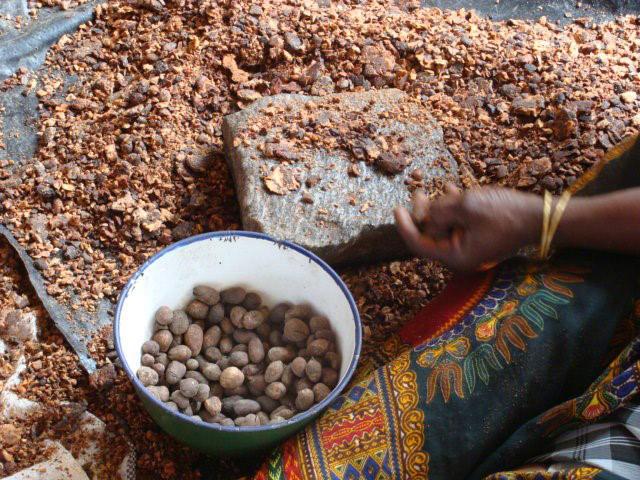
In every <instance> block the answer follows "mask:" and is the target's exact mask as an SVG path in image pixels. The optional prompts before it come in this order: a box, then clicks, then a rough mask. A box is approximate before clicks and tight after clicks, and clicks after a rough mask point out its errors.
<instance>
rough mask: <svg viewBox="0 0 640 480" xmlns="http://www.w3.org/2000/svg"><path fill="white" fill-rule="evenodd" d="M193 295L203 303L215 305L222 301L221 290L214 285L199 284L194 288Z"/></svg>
mask: <svg viewBox="0 0 640 480" xmlns="http://www.w3.org/2000/svg"><path fill="white" fill-rule="evenodd" d="M193 296H194V297H196V298H197V299H198V300H200V301H201V302H203V303H206V304H207V305H210V306H213V305H216V304H217V303H218V302H219V301H220V292H218V290H216V289H215V288H212V287H207V286H205V285H198V286H197V287H194V288H193Z"/></svg>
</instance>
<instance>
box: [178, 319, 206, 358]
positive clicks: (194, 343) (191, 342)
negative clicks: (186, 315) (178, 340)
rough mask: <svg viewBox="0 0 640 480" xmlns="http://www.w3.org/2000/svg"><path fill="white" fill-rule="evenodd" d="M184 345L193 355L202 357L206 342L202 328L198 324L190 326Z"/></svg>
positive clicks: (185, 335)
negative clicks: (201, 353) (201, 352)
mask: <svg viewBox="0 0 640 480" xmlns="http://www.w3.org/2000/svg"><path fill="white" fill-rule="evenodd" d="M183 340H184V344H185V345H186V346H187V347H189V349H190V350H191V355H193V356H196V355H200V350H202V345H203V341H204V335H203V332H202V327H201V326H200V325H198V324H196V323H193V324H191V325H189V328H188V329H187V331H186V332H185V334H184V338H183Z"/></svg>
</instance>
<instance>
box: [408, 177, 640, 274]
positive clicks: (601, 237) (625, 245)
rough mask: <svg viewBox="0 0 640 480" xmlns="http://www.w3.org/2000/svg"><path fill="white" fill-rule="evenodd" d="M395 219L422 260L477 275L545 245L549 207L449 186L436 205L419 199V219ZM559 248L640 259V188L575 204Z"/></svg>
mask: <svg viewBox="0 0 640 480" xmlns="http://www.w3.org/2000/svg"><path fill="white" fill-rule="evenodd" d="M554 200H555V201H557V198H556V199H554ZM554 203H555V202H554ZM395 214H396V223H397V227H398V231H399V232H400V234H401V235H402V237H403V239H404V240H405V242H406V243H407V245H408V246H409V248H410V249H411V250H412V251H413V252H414V253H415V254H416V255H419V256H423V257H429V258H432V259H434V260H439V261H441V262H442V263H444V264H445V265H447V266H448V267H450V268H452V269H454V270H475V269H478V268H481V267H482V266H483V265H485V264H487V263H489V262H496V261H500V260H503V259H505V258H508V257H510V256H512V255H513V254H514V253H515V252H516V251H517V250H519V249H520V248H522V247H525V246H529V245H539V243H540V234H541V228H542V215H543V202H542V198H541V197H539V196H537V195H533V194H528V193H522V192H518V191H515V190H510V189H506V188H483V189H478V190H473V191H468V192H464V193H461V192H459V191H458V190H457V189H456V188H455V187H454V186H452V185H449V186H447V191H446V193H445V195H443V196H441V197H440V198H438V199H436V200H433V201H431V202H430V201H429V200H428V199H427V197H426V196H425V195H424V194H423V193H418V194H417V195H416V196H415V197H414V203H413V217H412V215H410V214H409V212H408V211H407V210H406V209H404V208H402V207H400V208H397V209H396V211H395ZM416 222H418V223H419V225H420V228H418V225H416ZM553 244H554V246H557V247H581V248H589V249H596V250H607V251H614V252H620V253H627V254H632V255H640V188H632V189H627V190H622V191H619V192H615V193H610V194H606V195H600V196H596V197H590V198H587V197H583V198H580V197H575V198H572V199H571V200H570V202H569V204H568V206H567V208H566V210H565V213H564V215H563V217H562V220H561V222H560V224H559V226H558V231H557V232H556V235H555V237H554V242H553Z"/></svg>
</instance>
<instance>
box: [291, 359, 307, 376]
mask: <svg viewBox="0 0 640 480" xmlns="http://www.w3.org/2000/svg"><path fill="white" fill-rule="evenodd" d="M306 366H307V361H306V360H305V359H304V358H302V357H296V358H294V359H293V361H292V362H291V370H292V371H293V373H294V374H295V375H296V376H298V377H302V376H303V375H304V374H305V371H304V370H305V368H306Z"/></svg>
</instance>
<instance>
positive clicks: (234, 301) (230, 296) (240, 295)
mask: <svg viewBox="0 0 640 480" xmlns="http://www.w3.org/2000/svg"><path fill="white" fill-rule="evenodd" d="M246 294H247V292H246V290H245V289H244V288H242V287H232V288H228V289H226V290H223V291H222V292H221V294H220V298H221V299H222V301H223V302H224V303H230V304H231V305H238V304H240V303H242V302H243V300H244V297H245V296H246Z"/></svg>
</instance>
